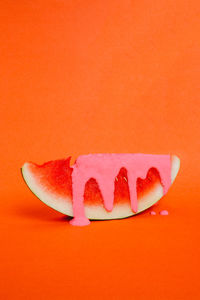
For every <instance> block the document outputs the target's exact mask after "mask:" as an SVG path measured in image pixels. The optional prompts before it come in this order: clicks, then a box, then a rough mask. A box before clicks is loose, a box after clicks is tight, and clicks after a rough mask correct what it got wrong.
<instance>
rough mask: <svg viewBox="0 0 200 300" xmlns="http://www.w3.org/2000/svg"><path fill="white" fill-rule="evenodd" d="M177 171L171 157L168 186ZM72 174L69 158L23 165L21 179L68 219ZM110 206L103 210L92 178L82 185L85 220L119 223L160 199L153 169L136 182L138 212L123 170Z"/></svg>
mask: <svg viewBox="0 0 200 300" xmlns="http://www.w3.org/2000/svg"><path fill="white" fill-rule="evenodd" d="M179 167H180V160H179V158H178V157H177V156H175V155H172V156H171V183H173V181H174V179H175V177H176V175H177V173H178V171H179ZM72 172H73V166H72V167H70V157H69V158H67V159H62V160H55V161H49V162H46V163H44V164H42V165H38V164H35V163H32V162H27V163H25V164H24V165H23V167H22V175H23V178H24V180H25V182H26V184H27V185H28V187H29V188H30V190H31V191H32V192H33V193H34V194H35V195H36V196H37V197H38V198H39V199H40V200H41V201H42V202H44V203H45V204H47V205H48V206H50V207H51V208H53V209H55V210H57V211H59V212H61V213H63V214H65V215H68V216H73V202H72ZM114 186H115V189H114V205H113V209H112V210H111V211H108V210H107V209H106V208H105V205H104V201H103V197H102V194H101V190H100V189H99V185H98V183H97V181H96V180H95V179H94V178H90V179H89V180H88V181H87V183H86V184H85V191H84V211H85V216H86V217H87V218H88V219H94V220H95V219H96V220H100V219H121V218H125V217H129V216H132V215H134V214H137V213H140V212H141V211H143V210H145V209H147V208H149V207H150V206H152V205H153V204H155V203H156V202H157V201H158V200H159V199H160V198H161V197H162V196H163V186H162V184H161V178H160V174H159V172H158V170H157V169H156V168H150V169H149V170H148V172H147V175H146V178H143V179H142V178H138V179H137V185H136V187H137V199H138V208H137V212H134V211H133V210H132V208H131V204H130V193H129V185H128V176H127V170H126V169H125V168H123V167H122V168H121V169H120V170H119V173H118V175H117V176H116V177H115V182H114Z"/></svg>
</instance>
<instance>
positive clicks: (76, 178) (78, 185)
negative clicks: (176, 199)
mask: <svg viewBox="0 0 200 300" xmlns="http://www.w3.org/2000/svg"><path fill="white" fill-rule="evenodd" d="M122 167H124V168H126V170H127V177H128V184H129V192H130V202H131V209H132V211H133V212H137V206H138V205H137V189H136V188H137V186H136V184H137V178H138V177H140V178H142V179H145V178H146V175H147V172H148V170H149V169H150V168H152V167H154V168H156V169H157V170H158V172H159V174H160V178H161V183H162V186H163V193H164V194H166V193H167V191H168V189H169V187H170V185H171V158H170V155H152V154H131V153H129V154H125V153H124V154H89V155H81V156H79V157H78V159H77V160H76V162H75V164H74V166H73V172H72V193H73V214H74V218H73V219H72V220H71V222H70V223H71V224H72V225H78V226H84V225H88V224H89V223H90V222H89V220H88V218H87V217H86V216H85V212H84V191H85V184H86V183H87V181H88V180H89V179H91V178H94V179H96V181H97V183H98V186H99V189H100V191H101V194H102V197H103V200H104V206H105V209H106V210H107V211H112V209H113V204H114V188H115V177H116V176H117V175H118V173H119V171H120V169H121V168H122Z"/></svg>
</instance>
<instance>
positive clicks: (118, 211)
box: [22, 155, 180, 220]
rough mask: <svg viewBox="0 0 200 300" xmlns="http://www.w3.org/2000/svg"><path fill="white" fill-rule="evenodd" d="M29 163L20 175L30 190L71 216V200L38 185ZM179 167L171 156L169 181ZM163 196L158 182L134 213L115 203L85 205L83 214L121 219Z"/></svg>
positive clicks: (139, 210) (99, 217)
mask: <svg viewBox="0 0 200 300" xmlns="http://www.w3.org/2000/svg"><path fill="white" fill-rule="evenodd" d="M29 165H30V163H25V164H24V165H23V167H22V175H23V177H24V180H25V182H26V184H27V185H28V187H29V188H30V190H31V191H32V192H33V193H34V194H35V195H36V196H37V197H38V198H39V199H40V200H41V201H42V202H44V203H45V204H47V205H48V206H50V207H51V208H53V209H55V210H57V211H59V212H61V213H63V214H65V215H68V216H73V209H72V200H71V199H70V198H69V197H59V196H57V195H54V194H52V193H49V192H48V191H47V189H45V187H44V186H42V185H39V184H38V182H37V180H36V178H35V177H34V174H32V173H31V171H30V168H29ZM179 168H180V159H179V158H178V157H177V156H175V155H172V156H171V183H173V181H174V180H175V178H176V176H177V174H178V171H179ZM162 196H163V188H162V185H161V184H160V183H158V184H157V185H156V186H155V187H154V188H153V189H152V190H151V191H150V192H149V193H148V194H146V195H145V196H143V197H142V198H140V201H138V211H137V213H134V212H133V211H132V210H131V206H130V203H125V204H115V205H114V207H113V210H112V211H111V212H108V211H106V210H105V209H104V207H103V206H98V205H90V206H88V205H85V215H86V217H87V218H88V219H93V220H105V219H121V218H126V217H129V216H132V215H135V214H138V213H140V212H142V211H143V210H145V209H147V208H149V207H151V206H152V205H154V204H155V203H156V202H157V201H158V200H160V198H162Z"/></svg>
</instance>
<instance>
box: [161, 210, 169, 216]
mask: <svg viewBox="0 0 200 300" xmlns="http://www.w3.org/2000/svg"><path fill="white" fill-rule="evenodd" d="M168 214H169V213H168V211H167V210H161V211H160V215H161V216H168Z"/></svg>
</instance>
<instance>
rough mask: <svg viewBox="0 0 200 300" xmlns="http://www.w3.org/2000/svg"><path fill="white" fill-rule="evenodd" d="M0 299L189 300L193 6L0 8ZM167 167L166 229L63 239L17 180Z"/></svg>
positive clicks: (155, 219)
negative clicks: (50, 171) (43, 171)
mask: <svg viewBox="0 0 200 300" xmlns="http://www.w3.org/2000/svg"><path fill="white" fill-rule="evenodd" d="M0 16H1V18H0V102H1V118H0V125H1V147H0V159H1V172H0V189H1V209H0V212H1V216H0V217H1V219H0V220H1V222H0V229H1V248H0V249H1V250H0V252H1V255H0V260H1V263H0V266H1V274H0V279H1V280H0V299H15V300H16V299H20V300H22V299H70V300H71V299H161V300H163V299H168V300H169V299H200V291H199V268H200V263H199V255H200V253H199V249H200V243H199V240H200V235H199V231H200V230H199V229H200V226H199V225H200V222H199V208H200V201H199V194H200V185H199V177H200V164H199V159H200V154H199V153H200V138H199V133H200V121H199V120H200V101H199V94H200V89H199V76H200V72H199V71H200V43H199V37H200V22H199V20H200V4H199V1H193V0H192V1H185V0H176V1H174V0H165V1H164V0H163V1H162V0H156V1H148V0H141V1H124V0H120V1H119V0H111V1H102V0H95V1H92V0H87V1H86V0H66V1H64V0H48V1H39V0H35V1H25V0H18V1H12V0H1V1H0ZM96 152H143V153H158V154H159V153H163V154H167V153H175V154H177V155H178V156H179V157H180V158H181V171H180V174H179V176H178V178H177V180H176V181H175V183H174V186H173V187H172V188H171V189H170V191H169V193H168V194H167V195H166V196H165V198H164V199H163V200H162V201H161V202H160V203H159V205H158V206H156V207H155V210H156V211H157V213H158V212H159V211H160V210H161V209H167V210H168V211H169V213H170V214H169V216H165V217H164V216H160V215H159V214H157V215H156V216H150V214H149V211H146V212H144V213H142V214H140V215H138V216H137V217H133V218H129V219H125V220H121V221H120V220H118V221H101V222H92V223H91V225H90V226H88V227H84V228H77V227H72V226H70V225H69V224H68V222H67V220H66V218H65V217H63V216H62V215H61V214H59V213H58V212H55V211H53V210H51V209H50V208H48V207H46V206H45V205H44V204H42V203H41V202H40V201H39V200H38V199H37V198H36V197H35V196H34V195H32V194H31V192H30V191H29V190H28V188H27V187H26V186H25V184H24V182H23V180H22V178H21V175H20V167H21V166H22V164H23V163H24V162H25V161H30V160H31V161H34V162H37V163H42V162H44V161H48V160H51V159H58V158H63V157H67V156H69V155H72V157H73V159H75V158H76V157H77V155H79V154H86V153H96Z"/></svg>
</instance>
